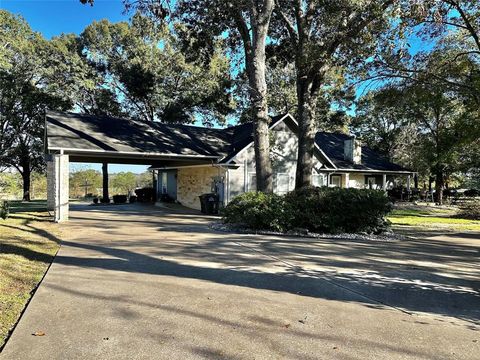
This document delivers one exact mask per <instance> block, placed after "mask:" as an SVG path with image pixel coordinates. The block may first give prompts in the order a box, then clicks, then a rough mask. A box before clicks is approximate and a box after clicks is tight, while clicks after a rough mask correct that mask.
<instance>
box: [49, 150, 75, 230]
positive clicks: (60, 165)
mask: <svg viewBox="0 0 480 360" xmlns="http://www.w3.org/2000/svg"><path fill="white" fill-rule="evenodd" d="M69 170H70V169H69V158H68V155H62V154H55V155H49V158H48V159H47V207H48V210H50V211H52V210H53V214H54V221H55V222H62V221H67V220H68V210H69V205H68V201H69V188H68V180H69Z"/></svg>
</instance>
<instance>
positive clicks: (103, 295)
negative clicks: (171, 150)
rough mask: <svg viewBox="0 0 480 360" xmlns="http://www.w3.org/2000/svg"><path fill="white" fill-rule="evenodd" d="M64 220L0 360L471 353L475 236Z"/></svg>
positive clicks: (138, 212)
mask: <svg viewBox="0 0 480 360" xmlns="http://www.w3.org/2000/svg"><path fill="white" fill-rule="evenodd" d="M71 218H72V221H71V222H70V223H68V224H66V225H65V227H66V231H67V232H68V233H69V234H70V237H69V238H68V239H67V240H66V241H64V242H63V243H62V247H61V249H60V251H59V253H58V255H57V257H56V259H55V261H54V263H53V264H52V266H51V268H50V270H49V272H48V274H47V276H46V277H45V279H44V281H43V283H42V285H41V286H40V287H39V289H38V291H37V292H36V294H35V296H34V298H33V300H32V301H31V303H30V305H29V306H28V308H27V310H26V312H25V314H24V315H23V317H22V319H21V320H20V322H19V324H18V326H17V328H16V329H15V331H14V333H13V335H12V337H11V338H10V340H9V341H8V343H7V346H6V347H5V349H4V351H3V353H2V354H1V355H0V358H1V359H92V358H94V359H200V358H207V359H332V358H338V359H478V354H480V331H479V330H480V326H479V325H478V324H479V320H480V314H479V311H480V295H479V288H480V286H479V279H480V266H479V251H480V247H479V244H480V239H479V234H449V236H445V235H443V234H434V233H431V232H430V233H428V234H415V237H412V238H409V239H407V240H403V241H395V242H388V243H386V242H372V241H353V240H348V239H335V240H326V239H320V240H319V239H305V238H291V239H290V238H285V237H272V236H253V235H232V234H227V233H219V232H215V231H211V230H210V229H209V227H208V222H209V221H211V220H212V219H211V218H208V217H204V216H201V215H198V214H196V213H194V212H176V211H174V210H172V209H160V208H155V207H145V206H143V207H142V206H140V205H136V206H132V205H125V206H105V207H92V206H89V207H81V206H73V210H72V213H71ZM38 331H41V332H44V333H45V336H33V335H32V333H35V332H38Z"/></svg>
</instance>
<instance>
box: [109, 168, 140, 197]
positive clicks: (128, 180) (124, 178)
mask: <svg viewBox="0 0 480 360" xmlns="http://www.w3.org/2000/svg"><path fill="white" fill-rule="evenodd" d="M111 185H112V187H113V188H114V189H116V190H117V191H121V192H123V193H124V194H129V193H130V192H131V191H133V190H134V189H135V187H136V186H137V177H136V176H135V174H134V173H132V172H119V173H117V174H115V175H114V176H113V178H112V183H111Z"/></svg>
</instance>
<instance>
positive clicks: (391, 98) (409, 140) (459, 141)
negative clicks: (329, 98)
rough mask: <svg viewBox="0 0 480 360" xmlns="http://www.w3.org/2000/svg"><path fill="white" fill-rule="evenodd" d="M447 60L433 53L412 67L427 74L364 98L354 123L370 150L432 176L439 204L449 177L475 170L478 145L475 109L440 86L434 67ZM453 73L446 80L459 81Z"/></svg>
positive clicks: (440, 72) (441, 76)
mask: <svg viewBox="0 0 480 360" xmlns="http://www.w3.org/2000/svg"><path fill="white" fill-rule="evenodd" d="M442 50H445V49H442ZM450 56H451V54H449V53H448V52H444V51H441V52H440V51H436V50H434V51H432V52H431V53H430V54H428V55H425V56H422V57H421V58H418V59H417V61H420V59H422V61H424V63H423V64H422V65H420V64H417V66H420V67H421V68H425V69H429V71H428V72H423V71H420V72H417V73H415V74H414V76H412V77H407V76H405V77H404V78H403V79H402V80H401V81H394V82H391V83H389V84H387V85H386V86H384V87H383V88H382V89H378V90H376V91H374V92H373V94H368V95H367V96H366V97H365V98H364V99H362V101H361V102H360V103H361V104H364V105H362V106H361V107H360V111H359V113H358V119H357V122H356V124H357V132H359V133H360V134H364V135H367V136H366V138H367V141H369V142H370V143H371V145H372V143H376V145H374V146H377V147H378V148H380V149H382V148H383V149H384V150H386V152H391V153H390V154H391V155H393V153H394V154H395V155H394V156H395V157H396V159H397V160H398V159H400V162H401V163H403V164H404V165H407V166H411V167H413V168H414V169H415V170H417V171H420V173H423V174H425V175H426V176H428V177H430V176H431V177H432V178H433V179H434V180H435V187H436V194H437V202H438V203H440V204H441V203H442V200H443V190H444V188H445V187H446V186H447V184H448V182H449V180H450V178H451V176H452V175H453V174H454V173H456V172H464V173H468V172H473V171H472V170H473V169H474V168H475V166H478V161H476V160H474V159H475V157H476V154H478V150H476V149H477V148H478V145H479V144H480V129H479V126H478V115H479V114H478V109H476V108H475V109H474V108H472V107H471V106H470V104H469V102H468V101H467V102H466V101H465V98H464V97H463V96H462V94H460V93H457V92H455V91H452V89H451V88H450V87H449V86H448V84H446V83H445V82H444V79H445V77H446V74H443V71H445V70H446V69H445V68H444V67H442V66H438V64H443V63H444V61H442V59H443V60H444V59H445V58H447V59H448V58H450ZM452 69H453V67H449V68H448V71H452ZM456 69H457V70H460V72H457V73H453V72H450V74H449V75H448V77H449V78H451V79H454V80H455V81H457V77H459V78H461V76H462V67H457V68H456ZM430 74H435V76H433V77H432V76H430ZM354 124H355V122H354ZM405 132H408V133H407V134H406V133H405ZM405 144H407V147H406V148H405V147H404V146H405ZM405 158H407V159H409V160H410V161H409V163H408V162H407V163H406V161H405ZM402 160H403V161H402Z"/></svg>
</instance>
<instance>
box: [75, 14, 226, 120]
mask: <svg viewBox="0 0 480 360" xmlns="http://www.w3.org/2000/svg"><path fill="white" fill-rule="evenodd" d="M185 32H186V30H185V26H184V25H183V24H181V23H176V24H175V26H174V27H168V26H166V25H165V24H159V23H157V22H155V21H153V20H152V19H150V18H148V17H146V16H142V15H140V14H139V13H137V14H135V15H134V16H133V17H132V19H131V23H126V22H120V23H114V24H113V23H110V22H109V21H108V20H102V21H100V22H94V23H92V24H91V25H89V26H88V27H87V28H86V29H85V30H84V31H83V33H82V34H81V35H80V37H79V38H78V40H77V52H78V53H79V56H80V58H81V59H82V61H83V62H84V63H85V64H87V65H88V68H90V69H93V72H94V75H93V76H92V75H89V74H88V71H87V75H88V77H87V79H88V80H89V81H91V82H92V80H93V84H95V86H90V90H91V91H90V92H89V93H88V94H87V95H88V96H86V97H85V96H84V97H82V98H84V99H85V104H86V105H87V106H82V108H84V107H86V108H87V109H88V108H93V109H94V111H95V110H96V109H99V108H102V107H103V106H101V105H102V104H104V103H105V104H110V105H113V110H115V111H117V109H118V108H120V109H121V111H122V112H123V113H126V114H128V115H129V116H133V117H136V118H138V119H141V120H144V121H155V120H159V121H163V122H175V123H192V122H194V121H195V120H202V121H203V123H204V124H208V125H210V124H212V123H215V122H220V123H222V122H223V120H224V117H225V116H226V115H227V114H228V113H229V112H231V111H232V107H233V104H234V103H233V101H232V98H231V96H230V90H229V89H230V86H231V81H230V76H229V62H228V59H227V57H226V56H225V55H224V53H223V49H222V42H221V41H217V42H216V43H215V44H214V45H213V48H212V55H211V56H210V57H209V58H208V61H205V59H204V58H202V59H199V58H198V57H193V56H191V55H189V54H188V52H189V51H190V50H191V49H188V48H184V46H185V44H184V42H182V41H180V39H179V34H184V33H185ZM87 70H88V69H87ZM90 79H91V80H90ZM80 90H81V89H80ZM92 90H94V92H92ZM91 104H96V106H92V105H91ZM117 104H118V105H117ZM99 105H100V106H99ZM87 111H88V110H87Z"/></svg>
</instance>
